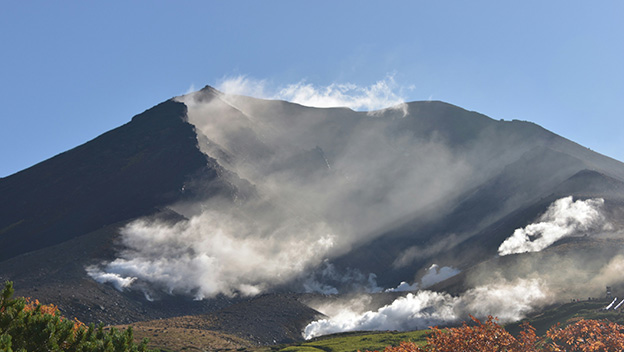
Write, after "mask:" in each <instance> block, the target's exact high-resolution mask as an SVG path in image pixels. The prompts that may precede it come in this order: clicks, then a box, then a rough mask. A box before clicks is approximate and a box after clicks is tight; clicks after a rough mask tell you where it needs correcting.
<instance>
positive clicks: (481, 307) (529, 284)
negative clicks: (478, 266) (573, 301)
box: [303, 279, 550, 339]
mask: <svg viewBox="0 0 624 352" xmlns="http://www.w3.org/2000/svg"><path fill="white" fill-rule="evenodd" d="M549 296H550V295H549V293H548V290H547V288H546V287H545V286H544V284H543V283H542V282H541V281H540V280H538V279H530V280H529V279H518V280H515V281H513V282H507V281H501V282H499V283H496V284H490V285H485V286H480V287H477V288H474V289H472V290H469V291H467V292H466V293H465V294H463V295H461V296H459V297H453V296H451V295H448V294H445V293H438V292H432V291H419V292H417V293H415V294H412V293H409V294H407V296H405V297H400V298H398V299H396V300H395V301H394V302H392V303H391V304H389V305H386V306H383V307H381V308H379V309H378V310H376V311H366V312H363V313H362V312H357V311H356V310H352V309H349V308H348V307H340V309H336V308H335V307H334V310H333V311H327V310H325V311H323V307H319V308H317V309H318V310H319V311H321V312H322V313H324V314H326V315H328V316H329V318H327V319H321V320H317V321H314V322H312V323H310V324H308V325H307V326H306V327H305V329H304V332H303V335H304V337H305V338H306V339H310V338H313V337H317V336H321V335H327V334H332V333H337V332H345V331H356V330H402V331H405V330H418V329H426V328H428V327H430V326H434V325H442V324H452V323H457V322H459V321H462V320H464V319H467V318H468V314H472V315H475V316H477V317H485V316H487V315H493V316H497V317H498V318H499V320H500V321H501V322H502V323H506V322H510V321H516V320H519V319H522V318H523V317H524V315H525V314H527V313H528V312H530V311H532V310H533V309H535V308H536V307H538V306H541V305H544V304H547V303H549V302H550V299H549ZM325 308H326V307H325Z"/></svg>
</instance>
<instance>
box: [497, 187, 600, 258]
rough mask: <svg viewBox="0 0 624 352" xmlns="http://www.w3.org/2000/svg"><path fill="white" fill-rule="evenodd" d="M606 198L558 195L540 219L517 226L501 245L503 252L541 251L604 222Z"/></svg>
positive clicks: (500, 251) (503, 253)
mask: <svg viewBox="0 0 624 352" xmlns="http://www.w3.org/2000/svg"><path fill="white" fill-rule="evenodd" d="M603 204H604V199H601V198H597V199H588V200H577V201H573V200H572V197H571V196H570V197H565V198H561V199H558V200H557V201H555V202H554V203H553V204H551V205H550V206H549V207H548V210H546V212H545V213H544V214H542V215H541V216H540V218H539V219H538V222H536V223H533V224H530V225H528V226H526V227H524V228H520V229H516V230H515V231H514V233H513V235H511V236H510V237H509V238H507V239H506V240H505V241H504V242H503V243H502V244H501V245H500V247H499V248H498V254H499V255H509V254H515V253H526V252H539V251H541V250H542V249H544V248H546V247H548V246H550V245H551V244H553V243H555V242H556V241H558V240H560V239H562V238H564V237H567V236H570V235H573V234H575V233H578V232H582V231H588V230H589V229H591V228H592V227H593V226H596V225H598V224H601V223H602V222H603V221H604V216H603V215H602V214H601V211H600V210H601V207H602V205H603Z"/></svg>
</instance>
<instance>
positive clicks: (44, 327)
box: [0, 282, 147, 352]
mask: <svg viewBox="0 0 624 352" xmlns="http://www.w3.org/2000/svg"><path fill="white" fill-rule="evenodd" d="M13 292H14V290H13V283H12V282H6V283H5V286H4V289H3V290H2V293H1V294H0V351H7V352H12V351H42V352H43V351H70V352H74V351H75V352H78V351H96V352H100V351H101V352H122V351H123V352H125V351H131V352H143V351H147V340H144V341H143V342H142V343H140V344H138V345H137V344H135V343H134V342H133V340H132V328H128V329H127V330H126V331H124V332H121V331H119V330H117V329H114V328H112V329H110V331H104V327H103V325H100V326H99V327H97V328H96V327H95V326H94V325H93V324H91V325H89V326H88V327H87V326H85V324H83V323H81V322H80V321H78V320H74V321H72V320H68V319H65V318H63V317H62V316H61V314H60V312H59V310H58V307H56V306H54V305H42V304H40V303H39V302H38V301H31V300H29V299H26V298H21V297H18V298H13Z"/></svg>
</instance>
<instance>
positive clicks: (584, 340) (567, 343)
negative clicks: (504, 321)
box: [384, 316, 624, 352]
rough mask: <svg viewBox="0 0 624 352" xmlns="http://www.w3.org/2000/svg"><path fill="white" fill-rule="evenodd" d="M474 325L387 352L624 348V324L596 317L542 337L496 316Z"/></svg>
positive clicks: (596, 351) (556, 351) (606, 351)
mask: <svg viewBox="0 0 624 352" xmlns="http://www.w3.org/2000/svg"><path fill="white" fill-rule="evenodd" d="M471 318H472V320H473V321H474V323H475V324H474V325H468V324H466V323H464V324H463V325H462V326H461V327H457V328H448V329H439V328H437V327H434V328H432V333H431V336H430V337H428V338H427V344H426V345H425V346H422V347H421V346H418V345H416V344H414V343H412V342H402V343H401V344H400V345H399V346H396V347H390V346H388V347H386V349H385V350H384V352H425V351H428V352H451V351H457V352H472V351H474V352H477V351H479V352H494V351H507V352H533V351H546V352H577V351H578V352H589V351H592V352H611V351H624V326H622V325H618V324H615V323H611V322H604V321H597V320H580V321H578V322H577V323H575V324H572V325H569V326H567V327H565V328H561V327H559V326H554V327H552V328H550V330H548V331H547V332H546V336H544V337H542V338H540V337H538V336H537V335H536V334H535V329H534V328H533V327H532V326H530V325H529V324H528V323H525V324H524V325H523V330H522V332H520V334H519V335H518V337H514V336H512V335H511V334H510V333H508V332H507V331H506V330H505V329H504V328H503V327H502V326H500V325H498V323H496V320H495V319H494V318H493V317H491V316H490V317H488V319H487V320H486V321H485V322H481V321H479V320H478V319H476V318H474V317H471Z"/></svg>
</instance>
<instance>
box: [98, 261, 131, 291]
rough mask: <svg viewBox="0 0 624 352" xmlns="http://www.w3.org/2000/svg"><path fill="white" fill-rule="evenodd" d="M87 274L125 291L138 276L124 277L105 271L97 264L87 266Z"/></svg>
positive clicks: (102, 282) (100, 281)
mask: <svg viewBox="0 0 624 352" xmlns="http://www.w3.org/2000/svg"><path fill="white" fill-rule="evenodd" d="M87 274H88V275H89V276H91V277H92V278H93V280H95V281H97V282H99V283H101V284H105V283H110V284H112V285H113V287H115V288H116V289H117V290H119V291H123V290H124V289H125V288H126V287H130V285H132V283H133V282H134V281H136V279H137V278H136V277H123V276H121V275H119V274H116V273H107V272H103V271H102V270H100V269H99V268H98V267H96V266H89V267H87Z"/></svg>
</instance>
